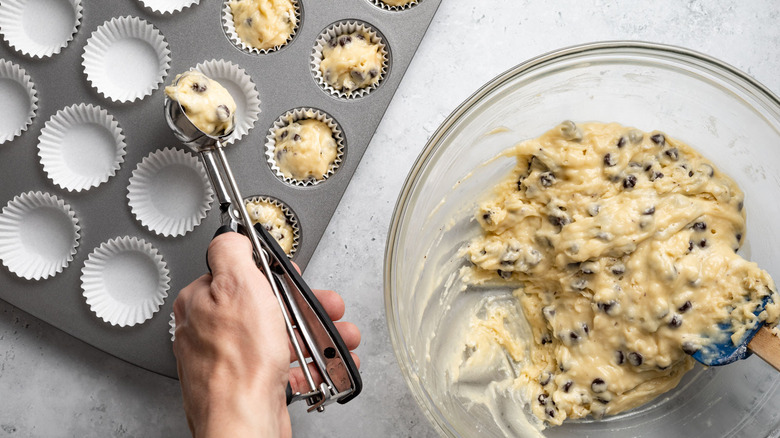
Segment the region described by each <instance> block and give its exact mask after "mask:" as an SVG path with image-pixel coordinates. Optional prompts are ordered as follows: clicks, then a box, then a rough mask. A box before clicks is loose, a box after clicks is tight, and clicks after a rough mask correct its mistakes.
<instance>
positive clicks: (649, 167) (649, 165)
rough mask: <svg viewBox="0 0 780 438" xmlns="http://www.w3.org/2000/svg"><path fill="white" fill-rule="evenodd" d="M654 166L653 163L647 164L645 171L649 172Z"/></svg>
mask: <svg viewBox="0 0 780 438" xmlns="http://www.w3.org/2000/svg"><path fill="white" fill-rule="evenodd" d="M652 168H653V165H652V164H645V169H644V170H645V172H647V171H648V170H650V169H652Z"/></svg>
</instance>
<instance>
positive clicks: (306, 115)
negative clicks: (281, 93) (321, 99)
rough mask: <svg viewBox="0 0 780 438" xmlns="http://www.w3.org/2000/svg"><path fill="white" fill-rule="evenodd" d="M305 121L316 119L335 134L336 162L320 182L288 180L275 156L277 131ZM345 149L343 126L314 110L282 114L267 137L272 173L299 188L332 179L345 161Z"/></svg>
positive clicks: (266, 156) (268, 159) (295, 110)
mask: <svg viewBox="0 0 780 438" xmlns="http://www.w3.org/2000/svg"><path fill="white" fill-rule="evenodd" d="M304 119H316V120H319V121H321V122H323V123H325V124H326V125H328V127H329V128H330V130H331V131H332V132H333V139H334V140H336V149H337V152H336V160H335V161H334V162H333V165H332V166H330V169H328V173H326V174H325V176H324V178H323V179H320V180H305V181H301V180H297V179H293V178H288V177H286V176H285V175H284V173H282V170H281V169H279V166H278V165H277V164H276V157H275V156H274V152H275V149H276V130H277V129H279V128H282V127H284V126H287V125H289V124H290V123H293V122H297V121H298V120H304ZM345 149H346V146H345V142H344V135H343V134H342V131H341V126H339V124H338V123H337V122H336V120H334V119H333V117H331V116H330V115H328V114H327V113H325V112H323V111H320V110H317V109H314V108H296V109H294V110H290V111H287V112H286V113H284V114H282V116H281V117H279V118H278V119H276V121H275V122H274V124H273V126H271V129H270V130H269V132H268V135H267V136H266V142H265V158H266V160H267V161H268V165H269V166H270V167H271V171H273V172H274V174H275V175H276V176H277V177H278V178H279V179H281V180H282V181H284V182H286V183H287V184H292V185H294V186H298V187H306V186H314V185H317V184H321V183H322V182H323V181H327V179H328V178H330V177H331V176H332V175H333V174H334V173H335V172H336V170H338V168H339V166H341V163H342V161H343V160H344V152H345Z"/></svg>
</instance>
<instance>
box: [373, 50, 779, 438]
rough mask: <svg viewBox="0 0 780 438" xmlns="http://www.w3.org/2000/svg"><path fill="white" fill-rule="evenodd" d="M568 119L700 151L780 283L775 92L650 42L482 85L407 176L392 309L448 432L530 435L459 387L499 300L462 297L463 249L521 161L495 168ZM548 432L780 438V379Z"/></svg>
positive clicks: (725, 378)
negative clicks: (480, 212) (479, 215)
mask: <svg viewBox="0 0 780 438" xmlns="http://www.w3.org/2000/svg"><path fill="white" fill-rule="evenodd" d="M565 119H570V120H574V121H578V122H584V121H602V122H618V123H621V124H623V125H627V126H634V127H637V128H639V129H642V130H645V131H650V130H653V129H658V130H661V131H665V132H667V133H668V134H669V135H670V136H672V137H675V138H678V139H680V140H682V141H684V142H687V143H688V144H690V145H692V146H693V147H695V148H697V149H698V150H699V151H700V152H701V153H702V154H703V155H704V156H705V157H707V158H709V159H710V160H712V161H713V162H714V163H715V164H716V165H717V166H718V167H719V168H720V169H721V170H722V171H724V172H726V173H727V174H728V175H730V176H731V177H732V178H734V179H735V180H736V181H737V183H738V184H739V185H740V187H741V188H742V189H743V191H744V192H745V196H746V198H745V208H746V209H747V224H748V225H747V227H748V231H747V236H746V238H747V239H746V242H745V245H744V246H743V248H742V249H741V250H740V253H741V254H742V255H743V256H744V257H746V258H748V259H751V260H754V261H756V262H757V263H758V264H759V265H760V266H761V267H762V268H764V269H766V270H768V271H769V273H770V274H772V275H773V276H774V277H775V278H780V250H778V248H780V227H778V226H777V225H776V223H777V222H776V221H777V218H778V217H780V202H778V201H779V200H780V101H779V100H778V98H777V97H776V96H775V95H773V94H772V93H771V92H770V91H769V90H767V89H766V88H765V87H763V86H762V85H761V84H759V83H757V82H756V81H755V80H753V79H751V78H750V77H748V76H747V75H746V74H744V73H742V72H740V71H738V70H736V69H734V68H733V67H731V66H728V65H726V64H724V63H722V62H720V61H717V60H715V59H712V58H710V57H708V56H705V55H702V54H699V53H696V52H692V51H690V50H686V49H681V48H677V47H670V46H662V45H657V44H649V43H639V42H604V43H595V44H588V45H584V46H578V47H573V48H568V49H564V50H560V51H557V52H554V53H550V54H547V55H543V56H541V57H539V58H536V59H533V60H531V61H528V62H526V63H524V64H521V65H519V66H517V67H515V68H513V69H511V70H510V71H507V72H506V73H504V74H502V75H500V76H499V77H497V78H495V79H494V80H492V81H491V82H490V83H488V84H487V85H485V86H484V87H482V88H481V89H480V90H479V91H477V92H476V93H475V94H474V95H473V96H471V97H470V98H469V99H468V100H467V101H466V102H464V103H463V104H462V105H460V107H458V108H457V109H456V110H455V112H453V113H452V114H451V115H450V116H449V118H447V120H446V121H445V122H444V123H443V124H442V126H441V127H440V128H439V129H438V130H437V131H436V132H435V133H434V135H433V136H432V138H431V139H430V141H429V142H428V144H427V146H426V147H425V149H424V150H423V152H422V154H421V155H420V157H419V158H418V159H417V162H416V164H415V166H414V168H413V169H412V171H411V172H410V174H409V176H408V178H407V180H406V183H405V185H404V187H403V190H402V192H401V195H400V197H399V199H398V203H397V205H396V209H395V213H394V216H393V221H392V224H391V228H390V232H389V236H388V242H387V250H386V254H385V306H386V312H387V320H388V325H389V329H390V336H391V340H392V343H393V348H394V350H395V354H396V357H397V359H398V363H399V364H400V366H401V370H402V372H403V374H404V376H405V378H406V380H407V383H408V385H409V387H410V388H411V391H412V394H413V395H414V397H415V398H416V400H417V402H418V403H419V404H420V406H421V407H422V409H423V411H424V412H425V413H426V415H427V416H428V418H429V419H430V420H431V421H432V422H433V424H434V425H436V427H437V428H438V429H439V431H440V432H441V433H442V434H444V435H446V436H476V435H479V436H481V437H492V436H505V435H518V436H522V433H521V432H520V431H519V430H518V429H521V426H520V425H519V423H521V421H518V418H517V415H516V414H517V412H518V411H517V409H516V407H517V406H515V405H517V404H519V402H518V401H516V400H513V399H511V398H503V399H501V400H498V401H497V403H496V404H495V406H497V407H498V412H499V415H498V416H496V415H492V414H490V413H488V412H487V411H486V410H485V409H484V408H480V407H479V406H475V405H471V404H469V403H466V402H465V401H464V400H463V399H462V398H461V397H460V396H456V395H454V393H453V391H452V384H451V382H450V381H449V380H450V377H449V375H448V371H447V365H446V364H447V363H450V362H451V360H453V358H455V360H457V352H455V353H453V346H457V345H458V344H457V338H458V335H459V334H462V330H464V324H465V321H466V320H468V316H467V315H466V314H465V313H464V310H463V309H467V308H469V306H473V304H474V301H475V300H479V299H481V296H482V295H484V294H485V293H488V292H485V291H483V290H477V291H473V290H470V289H466V290H465V291H463V290H460V289H458V287H457V276H456V275H455V272H456V271H457V269H458V268H459V267H460V266H462V265H463V260H462V259H461V258H459V257H458V256H457V250H458V248H459V247H460V246H461V245H462V244H463V243H464V242H467V241H468V240H469V239H470V238H471V237H473V236H475V235H476V234H477V233H478V232H479V226H478V225H477V224H476V222H475V221H472V220H471V218H472V216H473V213H474V211H475V207H476V205H477V203H478V201H479V200H480V198H481V197H482V196H484V195H485V194H486V192H487V191H488V190H489V188H490V187H492V185H494V184H495V183H496V182H497V181H499V180H500V179H502V178H503V177H504V175H506V173H507V172H508V170H509V169H510V168H511V167H512V166H513V165H514V162H513V161H512V160H511V159H507V158H503V159H495V160H491V158H493V157H495V156H496V155H497V154H498V153H499V152H501V151H502V150H504V149H506V148H508V147H510V146H512V145H514V144H515V143H517V142H518V141H520V140H523V139H527V138H533V137H537V136H538V135H540V134H542V133H543V132H545V131H546V130H548V129H550V128H552V127H553V126H555V125H556V124H558V123H560V122H561V121H563V120H565ZM489 293H496V294H500V293H501V291H490V292H489ZM453 339H455V340H456V341H455V342H453ZM460 348H462V344H460ZM502 415H503V416H504V417H506V418H502V417H501V416H502ZM543 433H544V436H547V437H584V436H592V437H627V436H631V437H708V438H715V437H726V436H728V437H734V436H739V437H751V438H753V437H768V436H771V437H778V436H780V373H778V372H777V371H775V370H774V369H773V368H771V367H770V366H769V365H767V364H766V363H764V362H763V361H762V360H761V359H759V358H757V357H756V356H753V357H751V358H749V359H747V360H745V361H741V362H739V363H737V364H733V365H729V366H725V367H720V368H710V369H704V368H703V367H701V366H697V367H696V368H695V369H694V370H693V371H691V372H690V373H688V374H687V375H686V377H685V378H684V379H683V381H682V383H681V384H680V385H679V386H678V387H677V388H676V389H675V390H673V391H671V392H669V393H667V394H665V395H662V396H661V397H659V398H657V399H656V400H653V401H652V402H650V403H648V404H647V405H645V406H642V407H640V408H638V409H635V410H633V411H629V412H626V413H623V414H620V415H617V416H613V417H607V418H605V419H603V420H600V421H596V420H590V419H586V420H580V421H571V422H566V423H565V424H564V425H563V426H560V427H554V428H548V429H546V430H545V431H544V432H543Z"/></svg>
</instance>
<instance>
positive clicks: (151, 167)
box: [127, 148, 214, 236]
mask: <svg viewBox="0 0 780 438" xmlns="http://www.w3.org/2000/svg"><path fill="white" fill-rule="evenodd" d="M213 197H214V195H213V191H212V189H211V183H210V182H209V179H208V175H207V174H206V171H205V169H204V168H203V165H202V164H201V163H200V161H199V160H198V158H197V157H195V156H194V155H192V154H191V153H189V152H185V151H182V150H179V149H173V148H165V149H160V150H157V151H155V152H152V153H151V154H149V155H148V156H146V157H145V158H144V159H143V160H142V161H141V163H140V164H138V167H136V169H135V170H134V171H133V175H132V176H131V177H130V184H129V185H128V187H127V200H128V204H129V205H130V210H131V211H132V213H133V215H134V216H135V217H136V219H138V221H139V222H140V223H141V225H143V226H144V227H146V228H148V229H149V230H150V231H152V232H154V233H157V234H160V235H163V236H182V235H184V234H186V233H188V232H190V231H192V230H193V229H194V228H195V227H196V226H198V225H200V222H201V221H202V220H203V218H205V217H206V213H208V211H209V209H210V208H211V201H212V199H213Z"/></svg>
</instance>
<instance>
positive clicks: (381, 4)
mask: <svg viewBox="0 0 780 438" xmlns="http://www.w3.org/2000/svg"><path fill="white" fill-rule="evenodd" d="M420 1H422V0H412V1H410V2H409V3H406V4H404V5H398V6H395V5H389V4H387V3H385V2H383V1H382V0H371V3H373V4H375V5H376V6H379V7H380V8H382V9H384V10H387V11H394V12H395V11H405V10H407V9H409V8H412V7H414V6H417V5H418V4H419V3H420Z"/></svg>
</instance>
